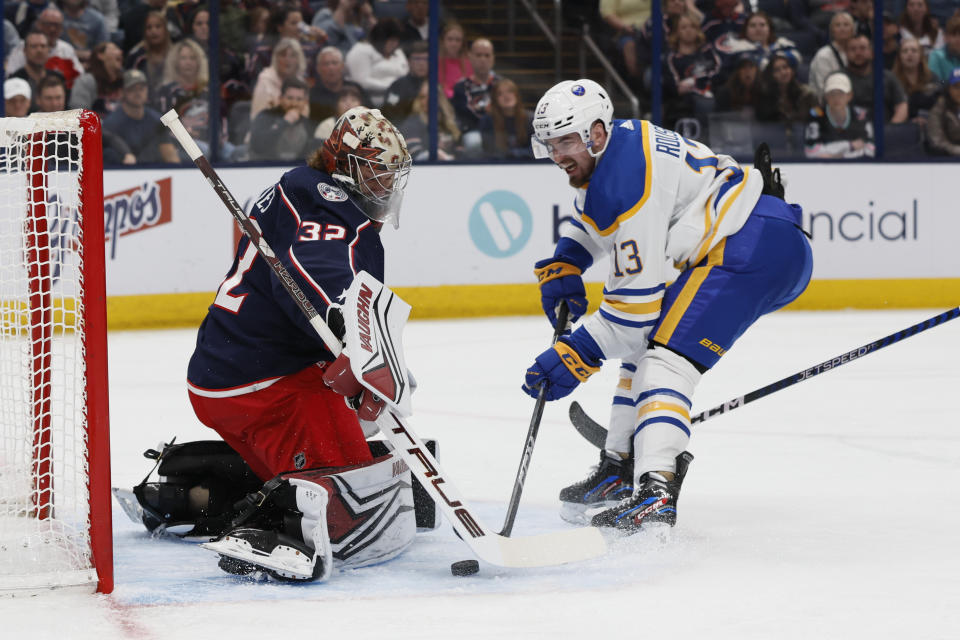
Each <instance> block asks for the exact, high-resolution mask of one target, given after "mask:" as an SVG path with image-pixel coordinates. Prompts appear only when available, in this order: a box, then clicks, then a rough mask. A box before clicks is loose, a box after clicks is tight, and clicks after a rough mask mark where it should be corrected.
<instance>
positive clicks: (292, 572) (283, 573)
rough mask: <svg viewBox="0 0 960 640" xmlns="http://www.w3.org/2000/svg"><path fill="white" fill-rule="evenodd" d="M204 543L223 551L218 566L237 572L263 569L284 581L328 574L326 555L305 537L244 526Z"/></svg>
mask: <svg viewBox="0 0 960 640" xmlns="http://www.w3.org/2000/svg"><path fill="white" fill-rule="evenodd" d="M202 546H203V547H205V548H207V549H210V550H211V551H216V552H217V553H219V554H220V562H219V563H218V566H219V567H220V568H221V569H223V570H224V571H226V572H227V573H232V574H234V575H240V576H246V575H250V574H253V573H255V572H258V571H259V572H263V573H264V574H266V575H268V576H270V577H271V578H273V579H275V580H279V581H281V582H312V581H314V580H317V579H319V578H321V577H322V576H323V575H324V570H325V569H326V567H325V566H324V564H325V563H324V559H323V558H322V557H318V556H317V555H316V554H315V553H314V551H313V549H311V548H310V547H309V546H308V545H307V544H306V543H305V542H303V541H302V540H297V539H294V538H293V537H291V536H288V535H285V534H283V533H280V532H278V531H265V530H262V529H252V528H240V529H234V530H233V531H231V532H229V533H227V534H226V535H224V536H223V537H222V538H219V539H217V540H213V541H211V542H207V543H205V544H204V545H202Z"/></svg>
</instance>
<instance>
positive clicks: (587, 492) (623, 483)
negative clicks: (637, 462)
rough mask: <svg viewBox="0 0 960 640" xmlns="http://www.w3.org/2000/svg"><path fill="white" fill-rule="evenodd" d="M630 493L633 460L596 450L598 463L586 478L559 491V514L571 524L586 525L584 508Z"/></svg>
mask: <svg viewBox="0 0 960 640" xmlns="http://www.w3.org/2000/svg"><path fill="white" fill-rule="evenodd" d="M632 493H633V459H628V460H621V459H619V458H611V457H610V456H608V455H607V454H606V452H605V451H601V452H600V464H598V465H597V466H596V467H593V469H591V473H590V475H589V476H587V478H586V480H581V481H580V482H577V483H576V484H572V485H570V486H569V487H564V488H563V489H561V490H560V517H561V518H563V519H564V520H566V521H567V522H571V523H573V524H587V522H588V518H587V511H588V510H590V509H597V508H602V507H612V506H613V505H615V504H617V503H619V502H620V501H621V500H623V499H624V498H627V497H629V496H630V495H631V494H632Z"/></svg>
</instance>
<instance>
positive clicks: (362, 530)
mask: <svg viewBox="0 0 960 640" xmlns="http://www.w3.org/2000/svg"><path fill="white" fill-rule="evenodd" d="M427 444H428V447H429V448H430V450H431V452H432V453H434V454H435V453H436V442H435V441H428V443H427ZM368 445H369V448H370V452H371V455H372V456H373V457H374V459H373V460H372V461H370V462H365V463H362V464H358V465H353V466H349V467H340V468H321V469H306V470H298V471H292V472H289V473H282V474H280V475H278V476H276V477H274V478H272V479H271V480H270V481H268V482H267V483H266V484H263V483H261V482H260V481H259V480H258V479H257V477H256V476H255V475H254V474H253V472H252V471H251V470H250V468H249V467H248V466H247V464H246V463H245V462H244V461H243V459H242V458H241V457H240V456H239V454H237V453H236V452H235V451H233V450H232V449H231V448H230V447H229V446H228V445H227V444H226V443H225V442H221V441H200V442H188V443H184V444H169V445H166V446H164V447H163V450H162V451H160V452H158V451H155V450H148V451H147V452H145V453H144V455H145V457H147V458H151V459H155V460H157V465H156V467H155V470H156V471H157V473H158V475H159V478H158V481H157V482H148V480H149V477H150V475H152V474H153V471H151V473H150V474H148V476H147V478H144V481H143V482H141V483H140V484H139V485H137V486H136V487H134V489H133V490H132V491H125V490H121V489H114V493H115V495H116V497H117V499H118V501H119V502H120V504H121V505H122V506H123V508H124V511H125V512H126V513H127V515H128V516H129V517H130V518H131V520H133V521H134V522H137V523H142V524H143V525H144V526H145V527H146V528H147V529H148V530H149V531H151V532H153V533H155V534H172V535H176V536H180V537H184V538H191V539H195V540H209V541H208V542H206V543H205V544H204V545H203V546H204V547H205V548H207V549H210V550H212V551H215V552H217V553H219V554H220V556H221V559H220V567H221V568H222V569H223V570H224V571H227V572H229V573H235V574H241V575H247V574H251V573H254V572H262V573H264V574H266V575H268V576H271V577H273V578H275V579H277V580H296V581H303V580H321V579H324V578H326V577H328V576H329V575H330V572H331V570H332V568H333V567H335V566H345V567H347V566H349V567H361V566H365V565H368V564H373V563H376V562H383V561H385V560H388V559H390V558H393V557H395V556H397V555H398V554H400V553H401V552H403V550H404V549H406V548H407V546H409V545H410V543H412V542H413V536H414V533H415V532H416V530H417V529H421V530H429V529H434V528H436V527H437V526H439V517H438V513H437V510H436V507H435V505H434V502H433V500H432V499H431V498H430V497H429V496H428V495H427V493H426V491H424V489H423V487H422V486H421V485H420V484H419V483H418V482H417V481H416V479H412V478H411V474H410V470H409V469H408V468H407V466H406V464H405V463H404V462H403V461H402V460H401V459H400V458H399V457H397V456H396V455H395V454H394V452H393V451H392V448H391V447H390V445H389V444H388V443H386V442H384V441H380V440H372V441H368ZM210 538H213V539H212V540H210Z"/></svg>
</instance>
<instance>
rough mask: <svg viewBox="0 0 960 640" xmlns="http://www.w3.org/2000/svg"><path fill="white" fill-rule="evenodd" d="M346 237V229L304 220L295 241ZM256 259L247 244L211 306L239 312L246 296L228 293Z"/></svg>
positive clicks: (236, 285) (254, 252)
mask: <svg viewBox="0 0 960 640" xmlns="http://www.w3.org/2000/svg"><path fill="white" fill-rule="evenodd" d="M346 237H347V229H346V227H342V226H340V225H338V224H320V223H319V222H311V221H310V220H304V221H303V222H301V223H300V232H299V233H298V234H297V240H298V241H299V242H310V241H312V240H343V239H344V238H346ZM256 258H257V248H256V247H254V246H253V245H252V244H248V245H247V248H246V250H245V251H244V252H243V255H242V256H240V262H239V264H237V270H236V271H234V273H233V275H231V276H230V277H228V278H227V279H226V280H224V281H223V283H222V284H221V285H220V288H219V289H218V290H217V297H216V299H215V300H214V301H213V304H215V305H216V306H218V307H220V308H221V309H224V310H226V311H229V312H231V313H237V312H239V311H240V305H242V304H243V300H244V298H246V297H247V294H245V293H243V294H240V295H237V294H233V293H230V291H231V290H233V289H236V288H237V287H238V286H240V283H241V282H243V276H244V275H245V274H246V273H247V271H249V270H250V267H252V266H253V261H254V260H255V259H256Z"/></svg>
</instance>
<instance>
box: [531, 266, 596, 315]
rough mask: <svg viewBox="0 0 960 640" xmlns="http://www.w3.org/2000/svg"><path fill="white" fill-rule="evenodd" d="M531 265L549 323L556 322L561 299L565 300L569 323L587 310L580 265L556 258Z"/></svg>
mask: <svg viewBox="0 0 960 640" xmlns="http://www.w3.org/2000/svg"><path fill="white" fill-rule="evenodd" d="M533 266H534V269H533V273H534V274H535V275H536V276H537V281H538V282H539V283H540V304H541V305H543V312H544V313H546V314H547V318H549V319H550V324H553V325H556V324H557V308H558V307H559V306H560V302H561V301H562V300H566V301H567V308H568V309H570V322H571V323H572V322H576V321H577V319H578V318H579V317H580V316H582V315H583V314H584V313H586V312H587V292H586V290H585V289H584V288H583V278H581V277H580V274H581V273H583V271H581V269H580V267H578V266H576V265H573V264H570V263H568V262H562V261H560V260H558V259H557V258H547V259H546V260H541V261H539V262H537V263H536V264H535V265H533Z"/></svg>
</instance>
